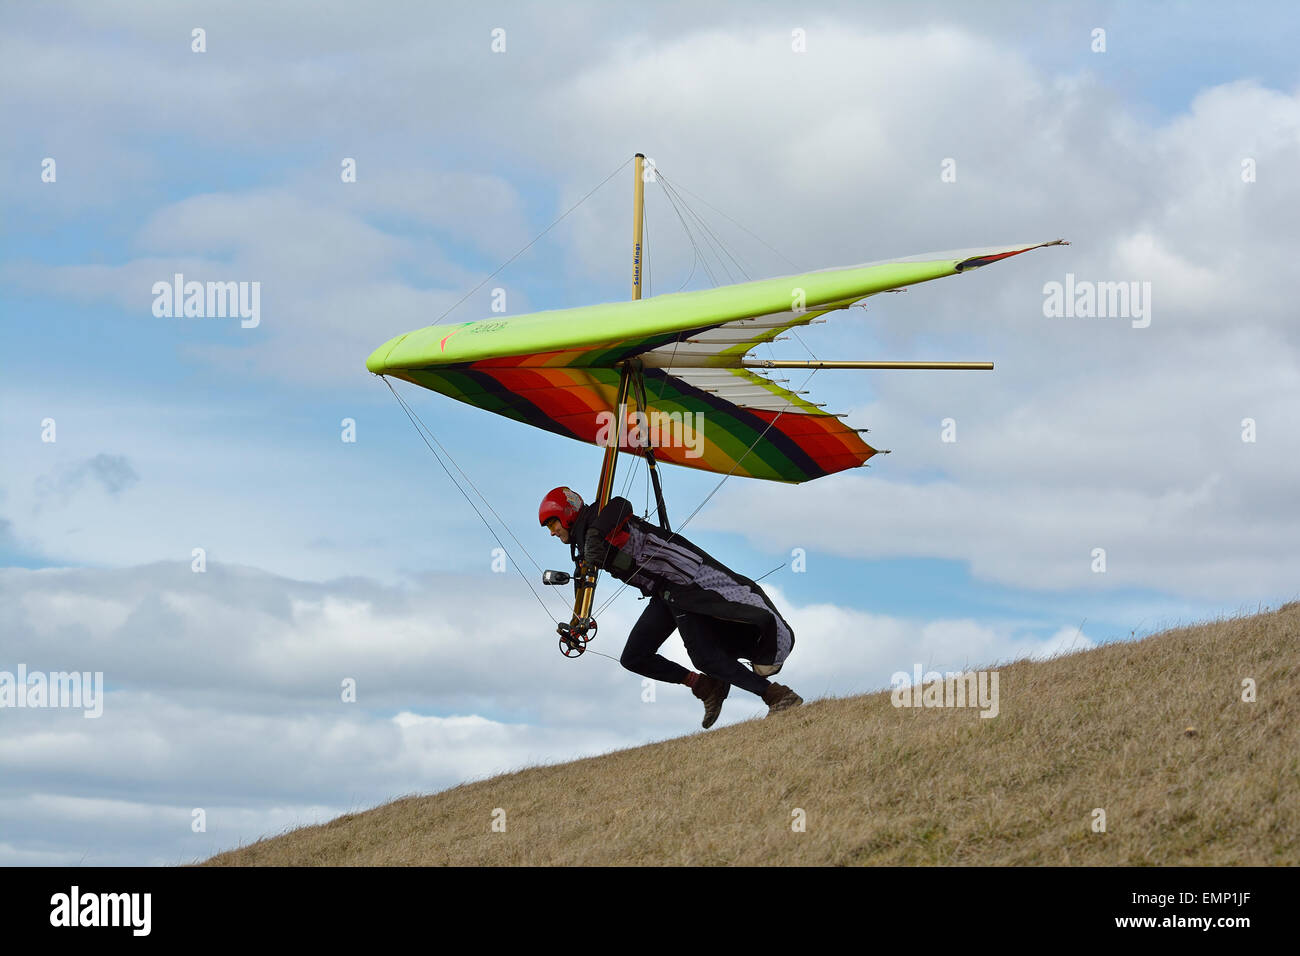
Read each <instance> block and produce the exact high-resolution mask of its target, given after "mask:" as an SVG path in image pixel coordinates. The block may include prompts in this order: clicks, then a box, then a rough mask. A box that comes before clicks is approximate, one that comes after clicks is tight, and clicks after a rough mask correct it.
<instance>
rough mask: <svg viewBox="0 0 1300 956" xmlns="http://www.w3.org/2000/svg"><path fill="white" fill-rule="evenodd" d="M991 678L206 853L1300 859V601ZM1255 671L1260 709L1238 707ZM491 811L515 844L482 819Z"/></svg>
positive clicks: (241, 858) (277, 856) (997, 861)
mask: <svg viewBox="0 0 1300 956" xmlns="http://www.w3.org/2000/svg"><path fill="white" fill-rule="evenodd" d="M985 669H994V668H985ZM995 669H997V670H998V671H999V672H1000V688H999V689H1000V696H1001V713H1000V715H999V716H998V717H996V718H993V719H987V718H981V717H979V712H978V710H975V709H970V710H952V709H949V710H936V709H924V710H917V709H910V710H909V709H900V708H895V707H893V706H892V705H891V703H890V697H889V693H888V692H882V693H876V694H868V695H865V696H861V697H850V698H833V699H827V700H821V701H816V702H813V703H809V704H806V705H804V706H803V707H800V708H798V709H796V710H794V711H790V712H787V713H783V714H779V715H777V716H774V717H773V718H771V719H770V720H753V721H749V722H747V723H743V724H737V725H734V726H730V727H725V728H722V729H719V730H715V731H712V732H700V733H695V734H692V735H690V736H688V737H681V738H678V739H675V740H669V741H665V742H662V743H657V744H651V745H649V746H644V747H638V748H635V749H632V750H623V751H618V752H616V753H611V754H606V755H604V756H600V757H593V758H589V759H586V760H579V761H575V762H573V763H567V764H561V765H555V766H544V767H533V768H529V769H526V770H521V771H519V772H516V773H510V774H505V775H503V776H499V777H494V778H493V779H491V780H484V781H479V782H475V783H470V784H465V785H462V786H459V787H456V788H454V789H452V790H447V791H444V792H442V793H437V794H433V795H431V796H423V797H408V798H404V799H401V800H397V801H395V802H393V803H390V804H387V805H385V806H382V807H378V808H376V809H374V810H370V811H367V812H365V813H356V814H348V815H346V816H343V817H340V818H338V819H337V820H333V821H331V822H330V823H327V824H324V825H321V826H313V827H305V828H303V829H300V830H295V831H293V832H290V833H287V834H284V835H282V836H278V837H275V838H271V839H266V840H262V841H260V842H258V843H255V844H253V845H251V846H245V847H242V848H240V849H237V850H233V851H230V852H227V853H222V854H220V855H218V856H216V857H213V858H212V859H211V860H209V861H207V862H208V864H209V865H217V866H249V865H281V866H283V865H327V866H336V865H430V864H432V865H471V866H478V865H514V864H560V865H564V864H595V865H611V864H612V865H664V864H668V865H672V864H694V865H700V864H704V865H707V864H741V865H744V864H802V865H819V864H994V865H1007V864H1010V865H1044V864H1046V865H1059V864H1085V865H1109V864H1122V865H1134V864H1138V865H1140V864H1161V865H1180V864H1197V865H1223V864H1232V865H1242V864H1289V865H1295V864H1297V863H1300V852H1298V851H1297V833H1298V832H1300V719H1298V718H1300V602H1297V603H1292V604H1288V605H1286V606H1284V607H1282V608H1281V609H1279V610H1277V611H1274V612H1271V613H1266V614H1261V615H1258V616H1254V617H1243V618H1237V619H1231V620H1220V621H1216V622H1212V623H1208V624H1201V625H1197V626H1194V627H1184V628H1179V629H1176V630H1172V631H1167V632H1165V633H1162V634H1157V635H1154V636H1152V637H1148V638H1146V639H1145V640H1142V641H1138V642H1124V643H1116V644H1109V645H1106V646H1103V647H1099V648H1097V649H1095V650H1091V651H1086V652H1083V653H1078V654H1074V655H1071V656H1068V657H1060V658H1056V659H1054V660H1051V661H1043V662H1031V661H1017V662H1015V663H1012V664H1007V665H1004V666H1000V667H996V668H995ZM1248 677H1249V678H1253V679H1254V680H1255V683H1256V685H1257V688H1258V690H1257V694H1258V699H1257V701H1256V702H1255V703H1244V702H1243V701H1242V699H1241V696H1242V681H1243V679H1244V678H1248ZM1188 728H1194V731H1195V732H1194V733H1188V732H1187V731H1188ZM498 807H500V808H503V809H504V810H505V811H506V827H507V828H506V832H504V833H501V832H493V831H492V829H491V822H492V812H493V810H494V809H495V808H498ZM1098 807H1100V808H1103V809H1104V810H1105V813H1106V831H1105V832H1104V833H1098V832H1093V829H1092V822H1093V810H1094V808H1098ZM795 808H801V809H802V810H803V811H804V812H805V814H806V826H807V829H806V831H805V832H794V831H793V830H792V827H791V823H792V819H793V817H792V812H793V811H794V809H795Z"/></svg>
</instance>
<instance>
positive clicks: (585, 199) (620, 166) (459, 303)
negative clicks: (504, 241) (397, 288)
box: [429, 159, 632, 325]
mask: <svg viewBox="0 0 1300 956" xmlns="http://www.w3.org/2000/svg"><path fill="white" fill-rule="evenodd" d="M630 162H632V160H631V159H628V160H624V161H623V163H621V164H620V165H619V167H618V169H616V170H614V171H613V172H612V173H610V174H609V175H608V176H606V177H605V178H604V179H602V180H601V181H600V182H599V183H597V184H596V185H595V186H593V187H592V188H591V191H590V192H588V193H587V195H585V196H583V197H582V198H581V199H579V200H578V201H577V202H576V203H574V204H573V205H572V206H570V207H569V208H568V209H566V210H565V211H564V213H563V215H561V216H560V218H559V219H556V220H555V221H554V222H552V223H551V224H550V225H549V226H547V227H546V228H545V229H543V230H542V231H541V232H539V233H538V234H537V235H535V236H534V237H533V238H532V241H531V242H529V243H528V245H526V246H524V247H523V248H522V249H520V250H519V251H518V252H516V253H515V254H514V255H513V256H511V257H510V258H509V259H507V260H506V261H505V262H503V263H501V265H499V266H497V268H496V271H495V272H493V273H492V275H490V276H488V277H487V278H486V279H484V280H483V281H482V282H480V283H479V284H478V285H476V286H474V288H472V289H470V290H469V291H468V292H466V293H465V294H464V295H463V296H461V298H460V301H458V302H457V303H456V304H455V305H453V306H452V307H451V308H450V309H448V310H447V311H446V312H444V313H442V315H440V316H438V318H436V319H434V320H433V322H431V323H429V324H430V325H437V324H439V323H440V322H441V321H442V320H443V319H445V318H446V317H447V316H449V315H451V313H453V312H455V311H456V310H457V309H458V308H460V307H461V306H462V305H463V304H464V303H465V300H466V299H468V298H469V297H470V296H472V295H473V294H474V293H475V292H477V291H478V290H479V289H481V288H483V286H485V285H487V284H488V283H489V282H491V281H492V280H493V279H494V278H496V275H497V273H499V272H500V271H501V270H502V269H504V268H505V267H506V266H508V265H510V263H512V262H514V261H515V260H516V259H518V258H519V257H520V256H522V255H523V254H524V253H525V252H527V251H528V250H529V249H531V248H532V247H533V245H534V244H535V243H536V242H537V240H538V239H540V238H542V236H544V235H546V234H547V233H548V232H550V231H551V230H552V229H554V228H555V227H556V226H558V225H559V224H560V223H561V222H563V221H564V220H565V219H567V218H568V217H569V213H571V212H573V210H575V209H577V208H578V207H579V206H581V205H582V204H583V203H584V202H586V201H587V200H588V199H590V198H591V196H592V194H593V193H595V192H596V190H598V189H600V187H601V186H603V185H605V183H607V182H609V181H610V180H611V179H613V178H614V177H615V176H617V175H618V174H619V173H620V172H622V171H623V167H624V166H626V165H627V164H628V163H630Z"/></svg>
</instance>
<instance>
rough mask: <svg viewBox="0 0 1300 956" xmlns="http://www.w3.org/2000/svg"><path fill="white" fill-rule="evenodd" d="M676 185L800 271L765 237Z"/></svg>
mask: <svg viewBox="0 0 1300 956" xmlns="http://www.w3.org/2000/svg"><path fill="white" fill-rule="evenodd" d="M675 185H676V188H677V189H680V190H681V191H682V192H684V193H686V194H688V195H691V196H694V197H695V198H696V199H698V200H699V201H700V202H702V203H704V205H706V206H708V207H709V208H710V209H712V210H713V211H714V212H716V213H717V214H718V215H719V216H721V217H722V218H723V219H725V220H727V221H728V222H729V223H731V224H732V225H734V226H737V227H738V228H739V229H740V230H741V231H743V232H745V233H747V234H748V235H750V236H753V237H754V238H755V239H757V240H758V241H759V242H760V243H762V244H763V245H764V246H765V247H766V248H768V249H770V250H771V251H772V252H775V253H776V254H777V255H778V256H780V257H781V258H782V259H784V260H785V261H786V262H787V263H789V264H790V266H791V268H793V269H798V268H799V266H798V265H796V264H795V263H794V261H793V260H791V259H790V257H789V256H787V255H786V254H785V253H783V252H782V251H781V250H780V249H777V248H776V247H775V246H772V245H769V244H768V243H767V242H766V241H765V240H764V239H763V237H762V236H760V235H759V234H758V233H756V232H752V231H751V230H749V229H746V228H745V227H744V226H743V225H741V224H740V223H738V222H736V220H734V219H732V218H731V217H730V216H728V215H727V214H726V213H725V212H723V211H722V210H721V209H719V208H718V207H717V206H715V205H713V204H712V203H711V202H709V201H708V200H707V199H705V198H704V197H702V196H700V195H699V194H697V193H693V192H691V191H690V190H689V189H687V188H686V187H685V186H683V185H681V184H675Z"/></svg>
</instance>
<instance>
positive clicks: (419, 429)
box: [381, 375, 567, 624]
mask: <svg viewBox="0 0 1300 956" xmlns="http://www.w3.org/2000/svg"><path fill="white" fill-rule="evenodd" d="M381 378H383V380H384V384H385V385H387V386H388V390H389V391H390V392H392V393H393V397H394V398H396V399H397V403H398V404H399V405H401V406H402V410H403V411H404V412H406V417H407V418H409V419H410V420H411V424H412V425H413V426H414V427H415V430H416V433H417V434H419V436H420V438H421V440H422V441H423V442H424V444H425V446H426V447H427V448H428V449H429V451H430V452H432V453H433V457H434V458H435V459H437V461H438V464H439V465H441V466H442V470H443V471H445V472H446V473H447V477H448V478H450V479H451V483H452V484H453V485H455V486H456V490H457V491H459V492H460V493H461V495H463V496H464V498H465V500H466V501H467V502H469V506H470V507H471V508H473V509H474V513H475V514H476V515H478V517H479V520H480V521H482V522H483V524H484V526H485V527H486V528H487V529H488V533H489V534H491V535H492V537H493V538H494V539H495V540H496V543H497V544H498V545H500V546H501V550H502V551H503V552H504V553H505V554H506V556H507V557H509V556H510V552H509V549H507V548H506V546H505V542H503V541H502V540H501V538H500V536H499V535H498V534H497V533H496V529H494V528H493V527H492V525H491V523H490V522H489V521H488V520H487V518H485V517H483V512H481V511H479V510H478V506H477V505H476V504H474V499H473V498H471V497H470V496H469V495H468V494H466V493H465V489H464V488H462V487H461V486H460V483H459V482H458V481H456V476H455V475H453V474H452V473H451V470H450V469H449V468H448V467H447V465H446V463H445V462H443V460H442V455H439V454H438V452H437V451H435V450H434V447H433V445H431V444H429V438H433V442H434V444H436V445H437V446H438V447H439V448H442V451H443V454H444V455H447V458H448V460H452V459H451V455H449V454H447V450H446V449H445V448H443V446H442V443H441V442H439V441H438V439H437V438H436V437H434V435H433V432H432V431H429V432H428V436H429V437H428V438H426V437H425V431H427V430H428V426H427V425H425V424H424V422H423V421H421V420H420V417H419V416H418V415H416V414H415V412H414V410H413V409H411V407H410V406H409V405H407V403H406V401H405V400H404V399H403V398H402V396H400V395H399V394H398V393H397V389H395V388H393V384H392V382H390V381H389V380H388V376H386V375H385V376H381ZM417 422H418V424H417ZM452 464H455V461H454V460H452ZM456 470H457V471H460V473H461V474H462V475H464V474H465V473H464V471H461V468H460V466H459V465H456ZM466 480H467V481H468V476H466ZM470 485H471V487H474V486H473V483H472V482H471V483H470ZM474 491H475V492H476V493H477V494H478V496H479V497H480V498H483V494H482V492H480V491H479V490H478V488H476V487H475V488H474ZM483 503H484V504H485V505H487V507H488V510H489V511H492V514H493V515H494V516H495V517H496V519H497V521H500V522H501V526H502V527H503V528H505V529H506V533H507V534H509V535H510V537H512V538H514V540H515V543H516V544H518V545H519V547H520V548H522V549H523V551H524V553H525V554H528V549H527V548H524V546H523V544H522V543H520V541H519V539H518V538H515V536H514V533H513V532H511V531H510V527H509V526H508V525H507V524H506V523H505V522H504V521H502V520H501V516H500V515H498V514H497V513H496V511H495V510H493V509H492V506H491V505H490V504H488V502H487V499H486V498H483ZM528 560H530V561H532V560H533V557H532V555H531V554H529V555H528ZM510 563H511V564H512V565H514V568H515V570H516V571H517V572H518V573H519V576H520V577H521V578H523V579H524V584H526V585H528V590H530V591H532V592H533V597H535V598H537V603H538V604H540V605H541V606H542V611H543V612H544V613H545V614H546V617H547V619H548V620H549V621H550V622H551V623H552V624H555V623H557V619H556V618H554V617H552V616H551V612H550V611H549V610H547V608H546V602H545V601H543V600H542V596H541V595H540V594H538V593H537V589H536V588H534V587H533V585H532V582H531V581H529V580H528V575H526V574H524V572H523V569H522V568H521V567H520V566H519V562H517V561H515V560H513V559H512V560H511V561H510ZM533 564H534V566H537V562H536V561H533ZM539 570H540V568H539ZM566 610H567V608H566Z"/></svg>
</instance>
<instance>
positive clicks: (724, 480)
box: [591, 369, 818, 618]
mask: <svg viewBox="0 0 1300 956" xmlns="http://www.w3.org/2000/svg"><path fill="white" fill-rule="evenodd" d="M817 372H818V369H813V370H812V371H811V372H809V373H808V377H807V378H805V379H804V380H803V382H802V384H800V386H799V389H800V390H802V389H803V387H804V386H805V385H807V384H808V382H809V381H811V380H812V377H813V376H814V375H816V374H817ZM792 404H794V403H793V400H792V399H787V400H786V403H785V408H782V409H781V411H779V412H777V414H776V416H775V417H774V418H773V419H772V420H771V421H770V422H768V423H767V427H766V428H764V429H763V430H762V431H761V432H759V435H758V437H757V438H755V439H754V441H753V443H752V444H751V445H750V446H749V447H748V448H746V449H745V453H744V454H743V455H741V456H740V457H739V458H737V459H736V463H735V464H734V465H732V466H731V471H729V472H727V473H726V474H725V475H723V476H722V480H721V481H719V482H718V483H717V484H716V485H714V486H713V490H712V491H710V492H709V493H708V494H707V495H705V496H704V500H703V501H701V502H700V503H699V504H698V505H696V506H695V510H694V511H692V512H691V513H690V514H689V515H687V516H686V520H685V521H683V522H682V523H681V524H679V525H678V526H677V530H676V531H674V532H673V533H672V534H671V535H669V537H668V540H667V541H665V542H664V544H663V545H660V546H659V548H657V549H656V550H655V552H654V554H651V555H649V556H648V557H646V559H645V561H642V562H641V564H640V565H639V566H638V567H637V568H636V569H635V570H634V571H633V572H632V573H631V574H629V575H628V577H629V578H631V577H634V576H635V575H636V574H637V573H638V572H639V571H641V570H642V569H643V568H644V567H645V566H646V564H647V563H649V561H650V560H651V559H652V558H654V557H655V556H656V555H658V554H659V552H660V551H662V550H663V548H664V545H666V544H668V543H669V542H671V541H672V540H673V539H674V538H676V537H677V536H678V534H680V533H681V532H682V531H683V530H685V528H686V526H687V525H688V524H690V523H691V519H692V518H694V517H695V516H696V515H697V514H699V513H700V509H701V508H703V507H704V506H705V505H707V504H708V503H709V499H711V498H712V497H713V496H714V495H716V494H717V493H718V489H719V488H721V487H722V486H723V485H724V484H726V483H727V479H728V478H730V477H731V476H732V475H734V474H735V473H736V469H737V468H739V467H740V463H741V462H742V461H744V460H745V459H746V458H747V457H748V456H749V453H750V452H751V451H753V450H754V448H755V447H756V446H757V445H758V443H759V442H760V441H762V440H763V436H764V435H766V434H767V433H768V432H769V431H770V430H771V429H772V426H773V425H775V424H776V423H777V422H778V421H780V420H781V416H782V415H784V414H785V413H786V411H787V410H788V409H789V408H790V406H791V405H792ZM627 587H628V583H627V582H626V581H623V582H621V584H620V587H619V589H618V590H617V591H615V592H614V593H613V594H611V595H610V596H609V598H608V599H607V600H606V601H605V603H604V604H602V605H601V606H600V609H599V610H598V611H596V613H594V614H592V615H591V616H592V617H593V618H594V617H596V616H597V615H599V614H603V613H605V609H606V608H608V607H609V606H610V605H611V604H612V603H614V601H615V599H617V598H618V597H619V596H620V595H621V594H622V593H623V592H624V591H625V590H626V589H627Z"/></svg>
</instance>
